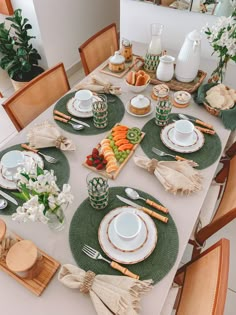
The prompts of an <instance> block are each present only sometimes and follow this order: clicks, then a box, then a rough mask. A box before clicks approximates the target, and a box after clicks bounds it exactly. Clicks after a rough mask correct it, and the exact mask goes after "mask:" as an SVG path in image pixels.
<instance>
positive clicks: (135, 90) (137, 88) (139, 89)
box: [125, 80, 150, 93]
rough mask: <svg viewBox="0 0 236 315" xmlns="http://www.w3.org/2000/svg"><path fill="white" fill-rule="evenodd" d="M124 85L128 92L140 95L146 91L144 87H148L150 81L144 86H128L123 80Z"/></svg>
mask: <svg viewBox="0 0 236 315" xmlns="http://www.w3.org/2000/svg"><path fill="white" fill-rule="evenodd" d="M125 83H126V85H127V87H128V89H129V91H130V92H133V93H140V92H142V91H144V90H145V89H146V87H147V86H148V85H149V83H150V81H148V83H147V84H145V85H132V84H129V83H128V82H127V81H126V80H125Z"/></svg>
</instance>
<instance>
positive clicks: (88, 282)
mask: <svg viewBox="0 0 236 315" xmlns="http://www.w3.org/2000/svg"><path fill="white" fill-rule="evenodd" d="M58 280H59V281H60V282H62V283H63V284H64V285H65V286H67V287H69V288H71V289H79V290H80V292H82V293H88V294H89V295H90V297H91V300H92V302H93V305H94V307H95V310H96V312H97V314H99V315H114V314H116V315H136V314H138V311H139V309H140V306H139V303H140V296H141V295H142V294H144V293H145V292H148V291H150V290H151V289H152V286H151V283H152V280H145V281H140V280H135V279H132V278H129V277H125V276H109V275H95V273H94V272H92V271H87V272H86V271H84V270H83V269H80V268H79V267H76V266H73V265H70V264H66V265H63V266H62V267H61V270H60V272H59V275H58Z"/></svg>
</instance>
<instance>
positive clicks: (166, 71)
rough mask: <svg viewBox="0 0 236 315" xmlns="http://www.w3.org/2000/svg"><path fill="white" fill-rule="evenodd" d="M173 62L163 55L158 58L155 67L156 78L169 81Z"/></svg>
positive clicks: (172, 72)
mask: <svg viewBox="0 0 236 315" xmlns="http://www.w3.org/2000/svg"><path fill="white" fill-rule="evenodd" d="M174 61H175V58H174V57H172V56H168V55H164V56H162V57H160V62H159V65H158V67H157V71H156V77H157V79H158V80H161V81H170V80H171V79H172V78H173V75H174Z"/></svg>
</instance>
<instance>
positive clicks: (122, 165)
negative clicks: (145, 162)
mask: <svg viewBox="0 0 236 315" xmlns="http://www.w3.org/2000/svg"><path fill="white" fill-rule="evenodd" d="M117 125H119V124H116V125H115V126H117ZM115 126H114V127H115ZM122 126H124V125H122ZM128 128H129V127H128ZM131 128H132V127H131ZM110 133H111V131H110V132H109V133H108V134H107V135H109V134H110ZM144 136H145V133H144V132H141V139H140V141H139V143H140V142H141V141H142V139H143V137H144ZM105 138H106V137H105ZM105 138H103V139H105ZM103 139H102V140H103ZM102 140H101V141H102ZM139 143H136V144H135V145H134V146H133V148H132V150H130V154H129V155H128V156H127V158H126V159H125V161H124V162H123V163H122V164H120V166H119V168H118V169H117V170H116V171H115V172H112V173H107V172H106V170H105V169H103V170H97V169H96V167H94V166H89V165H88V164H87V163H86V160H85V161H84V162H83V164H82V165H84V166H85V167H87V168H89V169H90V170H92V171H94V172H96V173H99V174H101V175H102V176H104V177H107V178H110V179H116V177H117V176H118V175H119V173H120V171H121V170H122V168H123V167H124V166H125V164H126V163H127V162H128V161H129V159H130V158H131V157H132V155H133V154H134V152H135V150H136V148H137V146H138V145H139ZM96 148H97V149H98V150H99V148H100V143H99V144H98V145H97V147H96Z"/></svg>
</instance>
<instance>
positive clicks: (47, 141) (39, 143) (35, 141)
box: [27, 121, 75, 151]
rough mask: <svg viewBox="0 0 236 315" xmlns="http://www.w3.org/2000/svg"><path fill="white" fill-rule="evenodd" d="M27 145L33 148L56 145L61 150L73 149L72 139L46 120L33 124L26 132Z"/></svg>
mask: <svg viewBox="0 0 236 315" xmlns="http://www.w3.org/2000/svg"><path fill="white" fill-rule="evenodd" d="M27 139H28V142H29V146H31V147H32V148H35V149H41V148H49V147H56V148H58V149H60V150H63V151H74V150H75V145H74V143H73V142H72V140H70V139H68V138H66V137H64V136H62V135H61V133H60V131H59V130H58V129H57V128H56V126H54V125H52V124H50V123H49V122H48V121H45V122H43V123H42V124H39V125H36V126H34V127H33V128H32V129H31V130H30V131H29V133H28V134H27Z"/></svg>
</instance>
